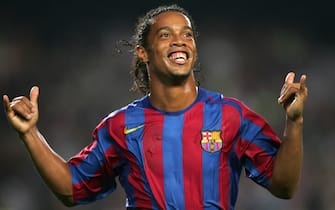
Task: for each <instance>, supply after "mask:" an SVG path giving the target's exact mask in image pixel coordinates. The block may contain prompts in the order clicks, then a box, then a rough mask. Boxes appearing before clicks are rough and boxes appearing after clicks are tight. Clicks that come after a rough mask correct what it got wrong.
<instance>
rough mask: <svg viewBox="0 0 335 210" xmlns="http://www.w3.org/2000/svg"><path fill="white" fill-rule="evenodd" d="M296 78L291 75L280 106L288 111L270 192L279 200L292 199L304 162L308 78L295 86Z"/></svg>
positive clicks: (279, 100) (303, 78)
mask: <svg viewBox="0 0 335 210" xmlns="http://www.w3.org/2000/svg"><path fill="white" fill-rule="evenodd" d="M294 77H295V74H294V73H293V72H290V73H289V74H288V75H287V76H286V79H285V83H284V85H283V88H282V90H281V93H280V97H279V99H278V103H279V104H282V105H283V107H284V109H285V111H286V123H285V130H284V134H283V143H282V145H281V146H280V148H279V151H278V153H277V155H276V159H275V163H274V168H273V175H272V178H271V181H270V185H269V190H270V192H271V193H272V194H274V195H275V196H277V197H280V198H285V199H288V198H292V196H293V195H294V193H295V191H296V189H297V185H298V183H299V180H300V174H301V168H302V161H303V134H302V127H303V108H304V103H305V100H306V98H307V95H308V93H307V92H308V91H307V88H306V86H305V83H306V76H305V75H302V76H301V78H300V82H299V83H294Z"/></svg>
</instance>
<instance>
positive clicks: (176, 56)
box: [169, 51, 188, 65]
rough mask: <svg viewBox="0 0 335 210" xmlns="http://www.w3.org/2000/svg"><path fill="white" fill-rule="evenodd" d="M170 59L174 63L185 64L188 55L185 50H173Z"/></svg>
mask: <svg viewBox="0 0 335 210" xmlns="http://www.w3.org/2000/svg"><path fill="white" fill-rule="evenodd" d="M169 59H170V61H171V62H173V63H176V64H178V65H183V64H185V63H186V62H187V59H188V55H187V53H186V52H183V51H177V52H172V53H170V54H169Z"/></svg>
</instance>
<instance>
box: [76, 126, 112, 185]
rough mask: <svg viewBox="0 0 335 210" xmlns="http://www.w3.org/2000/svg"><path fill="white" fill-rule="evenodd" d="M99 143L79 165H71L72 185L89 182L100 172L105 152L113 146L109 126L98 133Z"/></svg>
mask: <svg viewBox="0 0 335 210" xmlns="http://www.w3.org/2000/svg"><path fill="white" fill-rule="evenodd" d="M97 132H98V133H97V134H98V142H97V145H96V146H95V147H94V148H93V149H92V151H90V152H89V154H88V155H87V156H86V158H85V159H83V160H82V162H81V163H80V164H79V165H77V166H73V165H70V169H71V173H72V175H73V177H72V183H73V184H78V183H80V182H83V181H87V180H89V179H90V178H91V177H92V176H93V175H94V174H96V172H97V171H99V170H100V166H101V165H102V164H103V162H104V161H105V155H104V154H105V152H106V150H107V149H108V148H109V147H111V146H112V144H113V143H112V141H110V139H109V138H108V129H107V126H104V127H102V128H101V129H100V130H98V131H97Z"/></svg>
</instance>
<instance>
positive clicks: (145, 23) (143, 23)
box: [130, 4, 199, 95]
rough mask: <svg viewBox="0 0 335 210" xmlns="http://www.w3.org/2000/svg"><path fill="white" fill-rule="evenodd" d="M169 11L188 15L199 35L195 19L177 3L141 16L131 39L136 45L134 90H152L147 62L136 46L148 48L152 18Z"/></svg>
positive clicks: (133, 73) (133, 70)
mask: <svg viewBox="0 0 335 210" xmlns="http://www.w3.org/2000/svg"><path fill="white" fill-rule="evenodd" d="M168 11H176V12H180V13H182V14H184V15H185V16H186V17H188V19H189V20H190V22H191V26H192V29H193V32H194V34H195V37H197V32H196V29H195V24H194V20H193V19H192V17H191V16H190V15H189V13H188V12H187V11H186V10H185V9H184V8H182V7H180V6H178V5H176V4H173V5H168V6H160V7H157V8H155V9H152V10H150V11H149V12H147V13H146V14H145V15H144V16H143V17H140V18H139V19H138V22H137V24H136V27H135V34H134V36H133V37H132V40H131V43H132V45H133V47H134V52H133V53H134V58H133V63H132V70H131V72H130V73H131V75H132V78H133V85H132V88H131V90H132V91H135V92H141V93H143V94H144V95H146V94H148V93H149V92H150V83H149V75H148V71H147V67H146V64H145V63H144V62H143V61H142V60H141V59H139V58H138V56H137V55H136V52H135V47H136V46H138V45H140V46H143V47H144V48H146V47H147V46H148V40H147V37H148V34H149V31H150V26H151V25H152V19H153V18H154V17H156V16H158V15H159V14H161V13H164V12H168ZM193 71H196V70H195V69H193ZM197 71H198V70H197ZM197 83H198V84H199V81H197Z"/></svg>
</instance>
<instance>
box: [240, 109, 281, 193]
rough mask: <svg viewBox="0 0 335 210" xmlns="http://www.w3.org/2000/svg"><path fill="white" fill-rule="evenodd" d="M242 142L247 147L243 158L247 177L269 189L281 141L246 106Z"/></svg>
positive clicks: (265, 123) (262, 120)
mask: <svg viewBox="0 0 335 210" xmlns="http://www.w3.org/2000/svg"><path fill="white" fill-rule="evenodd" d="M240 141H241V142H242V144H243V145H245V146H244V152H243V158H244V160H245V161H244V167H245V172H246V175H247V177H249V178H251V179H252V180H254V181H255V182H256V183H258V184H260V185H261V186H263V187H265V188H267V187H268V185H269V180H270V178H271V176H272V169H273V163H274V159H275V156H276V154H277V151H278V149H279V147H280V144H281V140H280V139H279V137H278V136H277V135H276V133H275V132H274V131H273V129H272V128H271V126H270V125H269V123H268V122H267V121H266V120H265V119H264V118H263V117H261V116H260V115H258V114H257V113H255V112H254V111H252V110H251V109H249V108H248V107H245V106H244V107H242V121H241V130H240Z"/></svg>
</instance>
